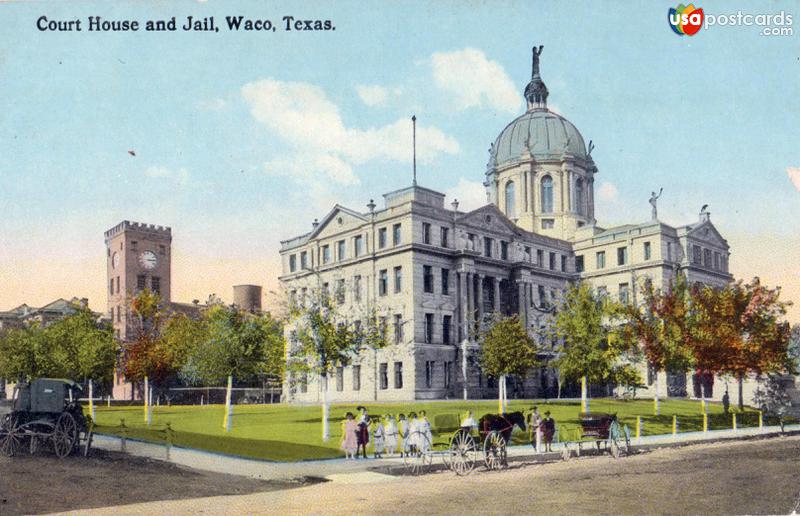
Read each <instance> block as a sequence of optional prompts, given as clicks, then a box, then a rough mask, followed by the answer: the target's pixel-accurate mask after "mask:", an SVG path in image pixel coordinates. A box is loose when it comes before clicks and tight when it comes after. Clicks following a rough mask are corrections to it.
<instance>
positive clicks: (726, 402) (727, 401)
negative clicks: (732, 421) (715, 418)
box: [722, 389, 731, 414]
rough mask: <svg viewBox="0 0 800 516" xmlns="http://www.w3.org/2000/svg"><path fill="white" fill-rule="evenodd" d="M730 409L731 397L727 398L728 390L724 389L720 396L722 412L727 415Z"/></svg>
mask: <svg viewBox="0 0 800 516" xmlns="http://www.w3.org/2000/svg"><path fill="white" fill-rule="evenodd" d="M730 409H731V397H730V396H728V389H725V394H723V395H722V410H724V411H725V413H726V414H727V413H728V411H729V410H730Z"/></svg>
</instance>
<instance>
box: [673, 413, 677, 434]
mask: <svg viewBox="0 0 800 516" xmlns="http://www.w3.org/2000/svg"><path fill="white" fill-rule="evenodd" d="M672 437H673V438H675V437H678V416H676V415H673V416H672Z"/></svg>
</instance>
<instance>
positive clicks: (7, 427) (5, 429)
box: [0, 414, 23, 457]
mask: <svg viewBox="0 0 800 516" xmlns="http://www.w3.org/2000/svg"><path fill="white" fill-rule="evenodd" d="M22 434H23V432H22V430H21V429H20V427H19V420H18V418H17V416H16V414H9V415H8V416H7V417H6V420H5V422H4V423H3V425H2V426H0V453H2V454H3V455H5V456H6V457H13V456H14V454H15V453H17V452H18V451H19V449H20V448H21V447H22V438H23V435H22Z"/></svg>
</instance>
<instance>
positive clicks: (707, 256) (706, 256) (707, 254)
mask: <svg viewBox="0 0 800 516" xmlns="http://www.w3.org/2000/svg"><path fill="white" fill-rule="evenodd" d="M703 265H705V266H706V267H711V249H703Z"/></svg>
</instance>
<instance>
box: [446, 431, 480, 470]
mask: <svg viewBox="0 0 800 516" xmlns="http://www.w3.org/2000/svg"><path fill="white" fill-rule="evenodd" d="M448 453H449V456H450V459H449V460H450V469H451V470H452V471H453V472H454V473H455V474H456V475H458V476H465V475H469V474H470V473H472V470H473V469H475V462H476V461H477V458H478V446H477V445H476V444H475V439H473V437H472V436H471V435H470V434H469V433H467V432H463V431H460V430H459V431H457V432H456V433H455V434H453V437H452V438H451V439H450V449H449V450H448Z"/></svg>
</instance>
